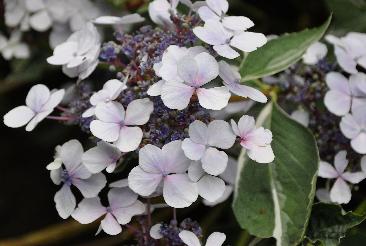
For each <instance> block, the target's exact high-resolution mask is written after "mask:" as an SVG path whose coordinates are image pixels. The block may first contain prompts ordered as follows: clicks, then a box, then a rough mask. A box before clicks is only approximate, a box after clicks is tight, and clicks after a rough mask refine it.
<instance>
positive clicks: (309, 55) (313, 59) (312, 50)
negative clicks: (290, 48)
mask: <svg viewBox="0 0 366 246" xmlns="http://www.w3.org/2000/svg"><path fill="white" fill-rule="evenodd" d="M327 53H328V48H327V46H326V45H325V44H323V43H321V42H315V43H313V44H312V45H310V46H309V48H308V49H307V50H306V52H305V54H304V55H303V56H302V61H303V63H305V64H308V65H315V64H317V63H318V62H319V61H320V60H321V59H323V58H324V57H325V56H326V55H327Z"/></svg>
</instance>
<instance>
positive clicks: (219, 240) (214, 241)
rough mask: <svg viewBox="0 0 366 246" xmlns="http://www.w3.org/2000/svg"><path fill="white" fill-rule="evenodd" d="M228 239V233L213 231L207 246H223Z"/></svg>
mask: <svg viewBox="0 0 366 246" xmlns="http://www.w3.org/2000/svg"><path fill="white" fill-rule="evenodd" d="M225 240H226V235H225V234H224V233H221V232H214V233H212V234H211V235H210V236H209V237H208V238H207V241H206V246H221V245H222V244H223V243H224V242H225Z"/></svg>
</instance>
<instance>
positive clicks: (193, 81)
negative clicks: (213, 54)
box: [177, 56, 199, 87]
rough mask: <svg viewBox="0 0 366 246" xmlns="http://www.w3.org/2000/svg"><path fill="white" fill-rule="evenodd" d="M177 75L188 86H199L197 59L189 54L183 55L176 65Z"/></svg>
mask: <svg viewBox="0 0 366 246" xmlns="http://www.w3.org/2000/svg"><path fill="white" fill-rule="evenodd" d="M177 69H178V75H179V77H180V78H182V79H183V81H185V82H186V83H187V84H188V85H190V86H193V87H195V86H197V87H199V84H198V83H199V81H198V80H199V76H198V73H199V66H198V61H197V60H196V59H194V57H191V56H185V57H184V58H182V59H181V60H180V61H179V64H178V65H177Z"/></svg>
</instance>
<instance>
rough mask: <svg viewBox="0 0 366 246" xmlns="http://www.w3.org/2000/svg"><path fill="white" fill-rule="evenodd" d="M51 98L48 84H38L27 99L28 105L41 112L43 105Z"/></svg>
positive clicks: (30, 91)
mask: <svg viewBox="0 0 366 246" xmlns="http://www.w3.org/2000/svg"><path fill="white" fill-rule="evenodd" d="M49 98H50V90H49V89H48V88H47V86H45V85H42V84H38V85H35V86H33V87H32V88H31V89H30V90H29V92H28V95H27V97H26V99H25V103H26V105H27V106H28V107H29V108H31V109H32V110H33V111H35V112H40V111H41V110H42V108H43V105H45V104H46V103H47V101H48V100H49Z"/></svg>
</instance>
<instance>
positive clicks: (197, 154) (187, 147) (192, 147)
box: [182, 138, 206, 161]
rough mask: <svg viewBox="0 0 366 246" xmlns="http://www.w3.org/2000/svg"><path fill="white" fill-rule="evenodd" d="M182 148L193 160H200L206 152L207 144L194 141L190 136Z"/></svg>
mask: <svg viewBox="0 0 366 246" xmlns="http://www.w3.org/2000/svg"><path fill="white" fill-rule="evenodd" d="M182 149H183V151H184V154H185V155H186V156H187V157H188V158H189V159H191V160H195V161H198V160H200V159H201V158H202V156H203V154H204V153H205V150H206V146H205V145H203V144H198V143H195V142H193V141H192V140H191V139H190V138H186V139H184V140H183V143H182Z"/></svg>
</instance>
